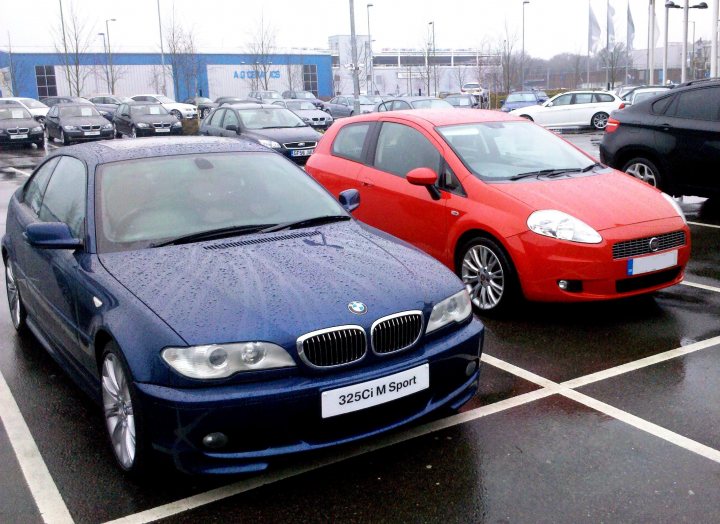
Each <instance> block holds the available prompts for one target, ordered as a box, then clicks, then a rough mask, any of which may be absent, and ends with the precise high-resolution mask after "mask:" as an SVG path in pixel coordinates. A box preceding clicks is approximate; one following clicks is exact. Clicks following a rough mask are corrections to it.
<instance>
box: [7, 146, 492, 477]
mask: <svg viewBox="0 0 720 524" xmlns="http://www.w3.org/2000/svg"><path fill="white" fill-rule="evenodd" d="M358 205H360V197H359V194H358V192H357V191H355V190H349V191H346V192H344V193H343V194H342V195H341V197H340V203H338V202H336V201H335V200H334V199H333V198H332V196H331V195H330V194H329V193H328V192H327V191H325V190H324V189H323V188H322V187H321V186H319V185H318V184H317V183H316V182H315V181H314V180H313V179H312V178H311V177H310V176H308V175H307V174H306V173H305V172H303V171H302V170H301V169H300V168H298V167H297V166H295V165H294V164H293V163H292V162H289V161H288V160H286V159H284V158H283V157H282V156H280V155H278V154H276V153H274V152H272V151H270V150H268V149H265V148H263V147H262V146H259V145H257V144H252V143H250V142H245V141H239V140H233V139H217V138H202V137H198V138H191V137H184V138H178V139H167V138H163V139H155V138H149V139H138V140H116V141H113V142H101V143H100V142H99V143H92V144H83V145H79V146H72V147H66V148H62V149H59V150H57V151H55V152H54V153H53V154H52V155H50V156H49V157H48V158H47V159H45V161H44V162H43V163H42V164H41V165H39V166H38V168H37V169H36V170H35V172H34V173H33V175H32V176H31V177H30V179H29V180H28V181H27V183H26V184H25V185H24V186H23V187H21V188H20V189H18V191H17V192H16V193H15V194H14V195H13V197H12V200H11V202H10V205H9V208H8V216H7V230H6V234H5V236H4V237H3V239H2V256H3V261H4V263H5V278H6V285H7V293H8V301H9V304H10V312H11V318H12V322H13V324H14V326H15V328H16V329H17V330H18V331H19V332H20V333H22V332H25V331H30V332H31V333H32V334H33V335H34V336H35V337H37V339H38V340H39V341H40V342H41V343H42V344H43V346H44V347H45V348H46V349H47V351H48V352H49V353H50V354H51V355H52V356H53V357H54V358H55V359H56V360H57V361H58V362H59V363H60V365H61V366H62V367H63V368H64V369H65V370H66V371H67V372H68V373H69V374H70V375H71V376H72V378H73V379H74V380H75V381H76V382H77V383H78V384H79V385H80V387H82V389H84V390H85V391H86V392H88V393H89V394H90V395H91V396H92V397H93V398H95V399H97V401H98V402H99V403H100V404H101V405H102V415H103V419H104V426H105V427H106V429H107V437H108V441H109V443H110V445H111V447H112V450H113V452H114V456H115V458H116V459H117V462H118V464H119V466H120V467H121V468H122V469H123V470H125V471H127V472H130V473H138V472H140V471H142V470H143V469H145V468H146V467H147V465H148V464H149V463H151V459H152V458H154V457H155V456H161V455H162V454H164V455H166V456H169V457H170V458H171V459H172V461H173V463H174V464H175V466H176V467H177V468H179V469H180V470H182V471H186V472H191V473H238V472H253V471H260V470H262V469H264V468H266V467H267V466H268V464H269V462H270V461H271V459H272V458H273V457H278V456H282V455H286V454H291V453H297V452H302V451H307V450H313V449H319V448H323V447H326V446H333V445H337V444H341V443H344V442H349V441H352V440H355V439H359V438H363V437H368V436H371V435H376V434H378V433H381V432H383V431H387V430H389V429H391V428H395V427H398V426H401V425H403V424H406V423H408V422H410V421H413V420H415V419H418V418H419V417H422V416H424V415H426V414H428V413H430V412H432V411H434V410H437V409H438V408H441V407H445V408H450V409H457V408H459V407H460V406H461V405H462V404H463V403H464V402H466V401H467V400H468V399H469V398H471V397H472V396H473V394H474V393H475V392H476V390H477V387H478V377H479V364H480V362H479V358H480V353H481V351H482V342H483V327H482V325H481V323H480V321H478V320H477V319H475V318H474V317H473V315H472V309H471V304H470V299H469V297H468V294H467V293H466V291H465V290H464V287H463V284H462V283H461V282H460V280H458V279H457V277H455V276H454V275H453V274H452V273H451V272H450V271H449V270H448V269H446V268H445V267H443V266H442V265H441V264H440V263H439V262H436V261H435V260H433V259H432V258H430V257H429V256H427V255H425V254H423V253H421V252H420V251H418V250H416V249H414V248H413V247H410V246H409V245H407V244H405V243H403V242H401V241H399V240H397V239H395V238H393V237H390V236H388V235H386V234H384V233H381V232H380V231H377V230H375V229H373V228H370V227H368V226H366V225H364V224H362V223H360V222H357V221H356V220H354V219H353V218H352V217H351V215H350V214H349V212H350V211H352V210H353V209H354V208H356V207H357V206H358Z"/></svg>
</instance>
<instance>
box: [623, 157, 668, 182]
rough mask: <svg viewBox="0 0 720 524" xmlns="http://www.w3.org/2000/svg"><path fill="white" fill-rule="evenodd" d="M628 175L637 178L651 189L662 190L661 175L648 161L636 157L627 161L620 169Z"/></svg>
mask: <svg viewBox="0 0 720 524" xmlns="http://www.w3.org/2000/svg"><path fill="white" fill-rule="evenodd" d="M622 170H623V171H625V172H626V173H627V174H628V175H632V176H634V177H635V178H639V179H640V180H642V181H643V182H647V183H648V184H650V185H651V186H653V187H657V188H662V187H663V184H662V175H661V174H660V170H659V169H658V167H657V166H656V165H655V164H654V163H653V162H652V161H651V160H649V159H647V158H643V157H637V158H633V159H631V160H629V161H628V162H626V163H625V165H624V166H623V168H622Z"/></svg>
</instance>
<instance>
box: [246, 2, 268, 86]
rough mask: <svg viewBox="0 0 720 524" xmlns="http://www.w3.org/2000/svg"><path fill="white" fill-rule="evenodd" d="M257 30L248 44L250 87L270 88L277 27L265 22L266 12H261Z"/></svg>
mask: <svg viewBox="0 0 720 524" xmlns="http://www.w3.org/2000/svg"><path fill="white" fill-rule="evenodd" d="M255 25H256V27H257V31H256V32H255V35H254V36H253V38H252V40H251V41H250V43H249V44H248V45H247V51H248V54H249V55H250V56H251V60H252V64H250V66H251V69H252V74H251V75H249V76H250V78H249V79H248V80H249V81H250V89H251V90H253V91H256V90H258V89H264V90H268V89H269V85H270V70H271V69H272V67H273V64H272V60H271V55H273V54H274V53H275V29H274V28H273V27H272V26H271V25H270V24H268V23H266V22H265V14H264V13H261V14H260V20H259V22H258V23H256V24H255Z"/></svg>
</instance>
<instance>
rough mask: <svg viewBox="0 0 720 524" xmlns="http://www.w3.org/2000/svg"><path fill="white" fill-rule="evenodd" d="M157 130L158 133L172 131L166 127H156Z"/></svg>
mask: <svg viewBox="0 0 720 524" xmlns="http://www.w3.org/2000/svg"><path fill="white" fill-rule="evenodd" d="M155 132H156V133H169V132H170V128H168V127H164V128H162V129H156V130H155Z"/></svg>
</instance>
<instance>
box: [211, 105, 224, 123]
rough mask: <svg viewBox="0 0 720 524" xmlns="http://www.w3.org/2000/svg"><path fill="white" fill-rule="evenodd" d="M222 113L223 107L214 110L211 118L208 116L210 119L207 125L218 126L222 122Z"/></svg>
mask: <svg viewBox="0 0 720 524" xmlns="http://www.w3.org/2000/svg"><path fill="white" fill-rule="evenodd" d="M224 113H225V110H224V109H219V110H217V111H215V112H214V113H213V115H212V118H210V120H209V121H208V125H209V126H211V127H220V123H221V122H222V118H223V114H224Z"/></svg>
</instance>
